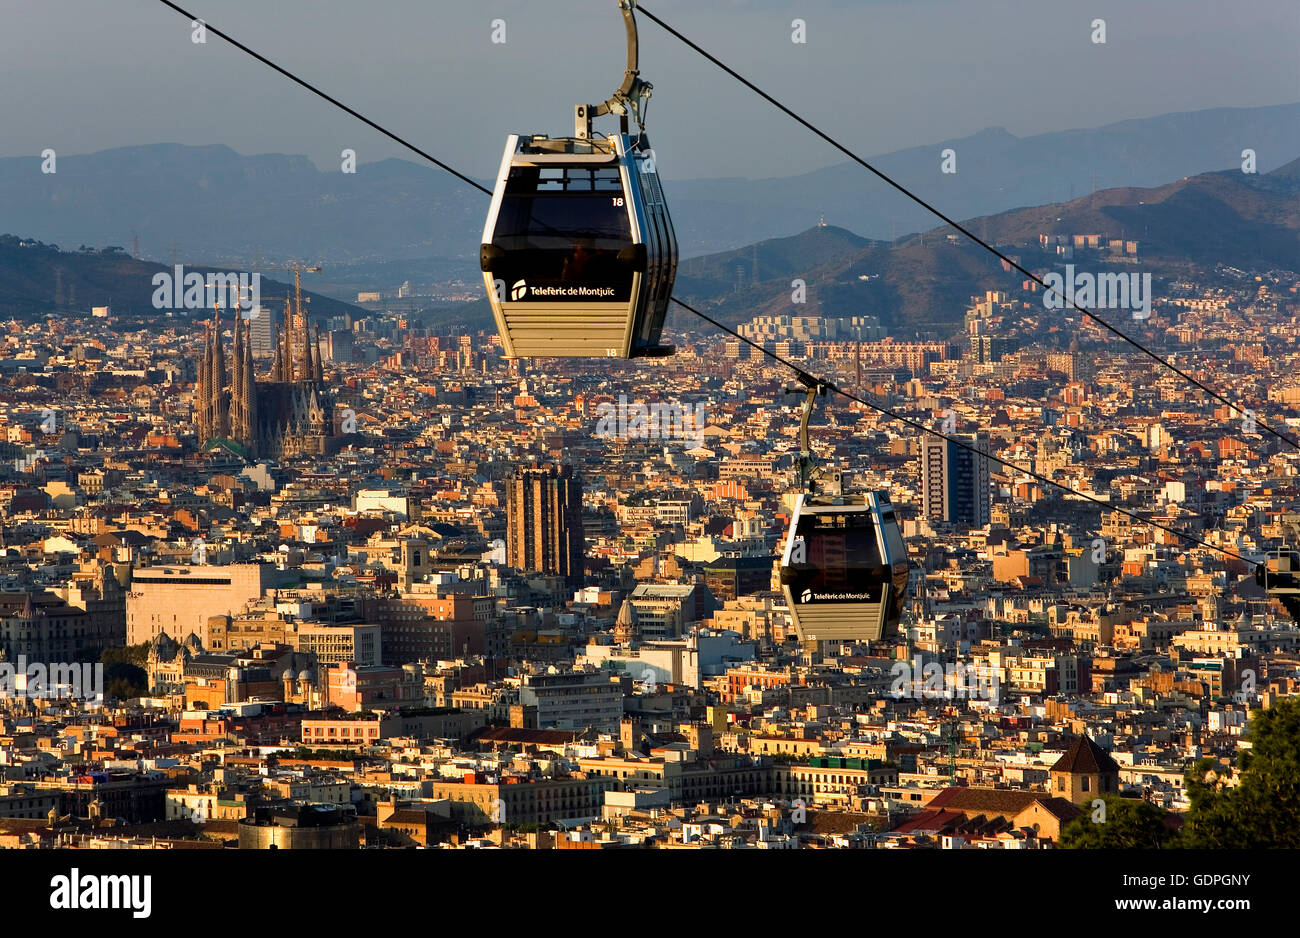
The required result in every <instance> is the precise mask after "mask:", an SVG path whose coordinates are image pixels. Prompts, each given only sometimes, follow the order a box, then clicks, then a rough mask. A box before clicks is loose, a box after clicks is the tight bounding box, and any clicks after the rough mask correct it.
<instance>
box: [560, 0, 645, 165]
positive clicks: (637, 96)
mask: <svg viewBox="0 0 1300 938" xmlns="http://www.w3.org/2000/svg"><path fill="white" fill-rule="evenodd" d="M618 8H619V10H621V11H622V13H623V27H624V28H625V29H626V30H627V69H626V70H625V71H624V72H623V84H621V85H619V86H618V90H617V91H615V92H614V93H613V94H612V95H610V96H609V97H608V98H607V99H606V100H605V101H604V102H602V103H600V104H579V105H576V106H575V107H574V109H573V135H574V136H575V137H577V138H578V139H579V140H590V139H591V121H592V119H593V118H596V117H603V116H604V115H606V114H617V115H618V116H619V129H620V130H621V131H622V132H623V133H627V132H628V121H627V118H628V115H629V114H631V115H632V117H633V118H634V119H635V120H636V123H637V126H638V127H641V126H642V124H643V121H644V118H645V102H646V101H648V100H649V99H650V91H651V89H652V88H653V87H654V85H652V84H650V83H649V82H648V81H642V80H641V75H640V72H639V70H638V55H637V37H636V0H618Z"/></svg>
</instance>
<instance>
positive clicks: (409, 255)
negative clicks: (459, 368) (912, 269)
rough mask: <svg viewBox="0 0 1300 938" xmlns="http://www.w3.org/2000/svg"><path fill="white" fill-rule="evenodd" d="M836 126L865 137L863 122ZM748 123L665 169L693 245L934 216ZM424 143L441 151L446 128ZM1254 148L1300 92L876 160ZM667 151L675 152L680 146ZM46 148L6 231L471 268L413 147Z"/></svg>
mask: <svg viewBox="0 0 1300 938" xmlns="http://www.w3.org/2000/svg"><path fill="white" fill-rule="evenodd" d="M839 132H840V133H841V135H842V136H843V137H845V138H846V139H851V138H852V136H853V132H852V128H851V127H845V128H839ZM736 139H737V149H736V171H737V175H736V176H735V177H733V178H726V179H694V180H673V179H671V178H670V179H668V180H667V182H666V185H665V189H666V193H667V195H668V198H669V202H670V204H671V206H672V210H673V217H674V221H675V223H676V227H677V231H678V236H679V240H680V242H681V247H682V255H683V256H684V257H691V256H696V255H702V254H710V253H715V252H718V251H725V250H729V249H732V248H737V247H740V246H742V245H745V244H749V243H751V242H753V241H755V240H762V239H765V238H773V237H779V236H783V235H788V234H789V233H790V232H791V231H799V230H803V229H806V228H808V227H811V226H813V225H815V224H816V223H817V221H818V219H819V218H820V217H822V216H823V215H824V216H825V218H826V221H827V222H828V224H830V225H835V226H839V227H842V228H847V229H849V230H852V231H855V232H858V233H860V234H861V235H863V236H865V237H869V238H874V239H881V240H884V239H892V238H894V237H895V236H898V237H901V236H904V235H906V234H909V233H912V232H916V231H924V230H927V229H929V228H931V227H933V218H932V216H930V215H928V214H927V213H926V212H924V211H923V210H922V209H920V208H919V207H917V206H915V205H914V204H912V203H910V202H907V201H906V199H905V198H904V197H903V196H902V195H900V194H899V193H897V192H895V191H893V190H892V189H890V188H889V187H887V186H886V185H885V184H884V183H882V182H880V181H879V180H878V179H875V178H874V177H872V176H870V175H869V174H868V173H866V172H865V171H864V170H862V169H861V168H860V167H858V166H856V165H854V164H851V163H847V162H846V163H841V164H837V165H833V166H830V167H828V168H826V169H821V170H818V171H816V172H812V173H806V174H803V175H799V176H793V177H788V178H781V179H745V178H742V177H743V173H744V171H745V148H747V147H752V146H800V147H823V148H826V149H827V155H828V158H830V157H833V156H834V155H835V151H833V150H831V149H829V147H827V146H826V144H824V143H822V142H820V141H818V140H816V139H815V138H813V137H811V136H810V135H808V134H807V133H806V132H804V131H803V130H801V129H800V128H798V127H797V126H792V127H791V130H790V135H789V137H783V138H781V139H779V140H772V141H750V140H746V139H745V138H744V136H743V135H737V138H736ZM429 146H430V147H431V148H432V149H433V150H434V151H436V150H437V141H436V140H434V141H431V142H430V144H429ZM1247 148H1250V149H1253V150H1254V151H1255V152H1256V154H1257V159H1258V164H1259V171H1260V172H1261V173H1264V172H1268V171H1269V170H1271V169H1274V168H1276V167H1278V166H1280V165H1282V164H1283V163H1285V162H1287V161H1288V160H1290V159H1293V158H1294V157H1295V155H1296V154H1297V153H1300V104H1287V105H1277V106H1271V107H1260V108H1218V109H1213V110H1204V111H1193V112H1188V113H1181V114H1168V115H1163V116H1160V117H1152V118H1146V119H1141V120H1128V121H1123V122H1120V123H1117V124H1111V125H1108V126H1105V127H1101V128H1097V129H1093V130H1071V131H1063V132H1058V133H1047V134H1040V135H1037V136H1032V137H1023V138H1022V137H1016V136H1013V135H1012V134H1010V133H1008V132H1007V131H1005V130H1003V129H1001V128H994V129H989V130H985V131H982V132H980V133H977V134H974V135H972V136H970V137H964V138H961V139H957V140H945V141H939V142H936V143H934V144H931V145H929V146H924V147H916V148H911V149H907V150H900V151H896V152H893V153H886V154H883V155H873V156H870V157H869V159H870V160H871V161H872V162H873V163H874V165H876V166H877V167H878V168H880V169H881V170H882V171H883V172H886V173H888V174H890V175H891V176H893V177H894V178H896V179H897V180H898V181H899V182H900V183H902V184H903V185H906V186H908V187H910V188H911V189H913V191H915V192H916V193H917V194H918V195H920V196H921V197H923V198H925V199H927V200H930V201H932V202H933V203H934V204H935V205H936V206H937V207H939V208H940V209H942V210H943V211H944V212H946V213H947V214H949V215H950V216H951V217H954V218H971V217H976V216H982V215H992V214H996V213H999V212H1004V211H1006V210H1008V209H1013V208H1019V207H1024V206H1033V205H1042V204H1048V203H1056V202H1062V201H1069V200H1070V199H1072V198H1075V197H1078V196H1083V195H1086V194H1088V193H1090V192H1092V191H1093V190H1094V188H1095V189H1097V190H1100V189H1114V188H1117V187H1134V186H1156V185H1161V184H1164V183H1167V182H1169V181H1170V180H1174V179H1179V178H1181V177H1183V176H1191V175H1196V174H1198V173H1204V172H1209V171H1213V170H1222V169H1228V168H1234V167H1239V165H1240V162H1241V151H1242V150H1243V149H1247ZM949 149H950V150H952V151H954V153H955V159H956V169H957V172H956V173H953V174H944V173H941V172H940V163H941V153H942V152H943V151H944V150H949ZM492 157H493V160H495V154H493V155H492ZM661 157H662V158H663V161H664V164H665V166H667V167H671V165H672V160H671V154H667V153H665V154H661ZM40 163H41V161H40V159H39V158H38V157H36V156H31V157H11V158H6V159H0V231H4V232H11V233H15V234H21V235H23V236H24V237H33V238H38V239H40V240H42V241H45V242H52V243H56V244H59V245H61V246H62V247H64V248H76V247H77V246H79V245H81V244H87V245H91V246H95V247H103V246H106V245H119V246H121V247H123V248H124V249H125V250H126V251H128V252H131V251H132V240H133V237H134V238H137V239H138V242H139V245H140V248H139V253H140V255H141V256H142V257H145V258H149V259H152V260H158V261H162V262H164V263H171V262H172V261H173V259H175V260H177V261H180V262H188V263H196V264H197V263H208V264H216V265H231V266H234V265H239V264H242V265H250V264H253V263H254V262H255V261H256V260H257V259H259V258H260V259H262V260H267V261H270V260H276V261H283V260H285V259H287V258H291V257H297V258H302V259H304V260H307V261H312V262H320V263H324V264H326V265H328V268H327V275H328V274H329V272H330V270H333V271H337V272H340V273H343V274H344V275H346V274H347V273H348V271H346V270H343V269H341V268H340V265H357V273H358V276H360V277H362V278H364V277H369V276H371V274H370V273H367V272H366V271H367V270H369V269H371V268H374V267H375V266H376V265H377V262H393V261H398V262H402V261H413V262H416V263H412V264H410V265H409V266H403V265H402V264H397V265H391V264H390V265H389V266H388V268H387V269H386V270H385V274H387V275H392V274H393V273H394V272H404V273H405V276H404V277H403V278H402V279H407V278H408V277H409V278H410V279H421V280H424V279H443V278H446V277H449V276H473V275H474V274H475V273H476V270H477V264H476V262H475V257H476V254H477V246H478V241H479V238H480V234H481V229H482V223H483V216H484V213H485V210H486V199H485V197H484V196H483V194H482V193H479V192H476V191H474V190H473V189H471V188H470V187H468V186H466V185H465V184H464V183H462V182H460V181H458V180H456V179H454V178H453V177H451V176H449V175H448V174H446V173H444V172H442V171H441V170H438V169H436V168H434V167H429V166H425V165H423V164H419V163H415V162H408V161H405V160H398V159H390V160H384V161H382V162H378V163H367V164H362V165H361V166H359V167H358V169H357V172H356V173H355V174H354V175H345V174H343V173H341V172H338V171H334V170H332V169H329V168H327V169H328V171H321V170H320V169H318V168H317V167H316V166H315V165H314V164H313V163H312V162H311V161H310V160H308V159H307V158H306V157H303V156H287V155H280V154H264V155H258V156H243V155H240V154H238V153H235V152H234V151H232V150H231V149H229V148H228V147H225V146H221V145H214V146H203V147H191V146H181V145H178V144H156V145H150V146H141V147H128V148H123V149H115V150H105V151H102V152H99V153H92V154H88V155H80V156H79V155H72V154H67V155H60V156H59V157H58V172H57V173H55V174H52V175H43V174H42V173H41V172H40ZM394 266H396V267H397V268H401V269H400V270H398V271H395V270H394ZM354 279H355V278H354ZM399 282H400V281H399ZM373 285H375V286H379V285H380V284H378V283H375V284H373ZM385 285H390V284H385Z"/></svg>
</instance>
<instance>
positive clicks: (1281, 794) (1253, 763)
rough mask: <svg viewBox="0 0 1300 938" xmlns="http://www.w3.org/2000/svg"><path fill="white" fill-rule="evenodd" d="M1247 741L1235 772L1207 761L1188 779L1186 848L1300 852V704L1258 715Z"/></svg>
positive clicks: (1282, 704) (1292, 700) (1283, 704)
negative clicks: (1188, 802) (1298, 849)
mask: <svg viewBox="0 0 1300 938" xmlns="http://www.w3.org/2000/svg"><path fill="white" fill-rule="evenodd" d="M1245 738H1246V739H1248V740H1249V742H1250V748H1249V749H1246V750H1243V751H1242V753H1241V760H1240V764H1239V766H1238V769H1237V771H1236V772H1233V771H1232V770H1231V769H1228V770H1227V771H1219V770H1218V769H1217V768H1216V767H1215V765H1214V763H1213V762H1212V761H1211V760H1209V759H1204V760H1201V761H1200V762H1198V763H1197V764H1196V765H1195V766H1194V767H1193V768H1192V770H1191V771H1190V772H1189V773H1188V775H1187V790H1188V797H1189V799H1190V800H1191V808H1190V810H1189V811H1188V812H1187V826H1186V829H1185V841H1186V845H1187V846H1188V847H1195V848H1200V849H1210V850H1223V849H1238V850H1248V849H1259V848H1265V849H1292V850H1294V849H1296V848H1298V847H1300V698H1298V697H1288V698H1286V699H1284V700H1279V701H1278V702H1277V704H1276V705H1274V706H1272V707H1270V708H1268V709H1267V710H1257V711H1255V713H1254V715H1253V716H1252V717H1251V721H1250V725H1249V726H1248V727H1247V728H1246V734H1245Z"/></svg>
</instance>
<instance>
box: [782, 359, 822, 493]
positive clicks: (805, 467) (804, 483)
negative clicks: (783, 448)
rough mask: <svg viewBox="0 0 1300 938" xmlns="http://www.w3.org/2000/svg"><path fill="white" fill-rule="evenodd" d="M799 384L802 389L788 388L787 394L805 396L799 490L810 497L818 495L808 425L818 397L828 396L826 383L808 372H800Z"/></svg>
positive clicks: (800, 416)
mask: <svg viewBox="0 0 1300 938" xmlns="http://www.w3.org/2000/svg"><path fill="white" fill-rule="evenodd" d="M798 378H799V383H800V384H801V385H802V387H797V388H786V389H785V393H786V394H802V395H803V396H804V399H803V404H802V405H801V406H800V408H799V488H800V489H802V490H803V491H804V492H806V493H808V494H809V495H813V494H816V491H815V489H816V486H815V485H814V483H813V468H814V466H813V454H812V443H811V442H809V439H808V423H809V422H810V421H811V420H812V413H813V407H814V406H815V405H816V403H817V398H818V397H825V396H826V388H827V385H826V382H825V381H820V380H818V379H817V378H814V377H813V376H812V375H810V374H808V373H807V372H806V371H800V372H799V375H798Z"/></svg>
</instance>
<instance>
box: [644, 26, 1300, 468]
mask: <svg viewBox="0 0 1300 938" xmlns="http://www.w3.org/2000/svg"><path fill="white" fill-rule="evenodd" d="M637 9H638V10H639V11H640V12H641V13H642V14H644V15H645V16H646V17H647V18H649V19H650V20H651V21H652V22H653V23H655V24H656V25H658V26H659V27H660V28H662V29H663V30H665V31H666V32H667V33H668V34H669V35H671V36H673V37H675V38H677V39H679V40H681V41H682V42H683V43H685V44H686V45H687V46H689V47H690V48H691V49H693V50H695V51H696V52H698V53H699V54H700V55H702V56H704V58H706V59H708V60H709V61H710V62H712V63H713V64H714V65H716V66H717V67H718V68H720V69H722V70H723V71H724V72H726V73H727V74H728V75H730V76H731V77H732V78H734V79H736V80H737V81H738V82H740V83H741V84H742V85H744V86H745V87H746V88H748V89H749V90H750V91H753V92H754V93H755V94H757V95H758V96H759V97H761V98H762V99H763V100H765V101H767V102H768V103H769V104H771V105H772V106H773V107H775V108H777V109H778V110H780V111H782V112H783V113H784V114H786V115H787V116H788V117H790V118H792V119H793V120H795V121H797V122H798V123H799V124H802V125H803V126H804V127H806V128H807V129H808V130H810V131H812V132H813V133H814V134H816V135H817V136H818V137H820V138H821V139H823V140H825V141H826V142H827V143H829V144H830V145H831V146H833V147H835V149H837V150H839V151H840V152H841V153H843V154H844V155H845V156H847V157H848V158H849V159H851V160H853V162H855V163H857V164H858V165H859V166H861V167H862V168H863V169H866V170H867V171H868V172H871V173H873V174H874V175H875V176H877V177H878V178H880V179H881V180H883V181H884V182H886V183H888V184H889V185H890V186H892V187H893V188H895V189H897V190H898V191H899V192H901V193H902V194H903V195H905V196H907V197H908V198H909V199H911V200H912V201H913V202H915V203H916V204H917V205H919V206H921V207H922V208H923V209H925V210H926V211H927V212H929V213H930V214H932V215H934V216H935V217H936V218H938V219H940V220H942V221H943V222H944V223H945V224H948V225H951V226H952V227H953V228H955V229H956V230H957V231H959V232H960V233H961V234H963V235H965V236H966V237H967V238H969V239H970V240H972V241H974V242H975V243H976V244H978V245H979V246H980V247H982V248H984V249H985V250H986V251H988V252H989V253H991V254H993V255H994V256H995V257H997V258H998V259H999V260H1001V261H1002V263H1004V264H1006V265H1008V266H1009V267H1011V268H1014V269H1015V270H1018V271H1019V272H1020V273H1022V274H1024V275H1025V276H1026V277H1028V278H1029V279H1030V280H1032V281H1034V283H1036V284H1038V285H1039V286H1040V287H1042V288H1043V289H1044V290H1048V291H1050V292H1052V293H1055V294H1056V295H1057V296H1060V297H1061V299H1062V300H1063V301H1064V302H1066V303H1069V304H1070V306H1072V307H1074V309H1076V310H1078V311H1079V312H1080V313H1082V314H1083V315H1084V316H1087V317H1088V318H1089V319H1091V320H1092V321H1093V322H1095V323H1097V324H1098V325H1100V326H1101V327H1102V328H1104V329H1105V330H1106V331H1107V332H1110V333H1111V334H1112V335H1115V336H1118V337H1119V338H1121V339H1123V340H1124V341H1125V342H1127V343H1128V344H1129V345H1132V346H1133V347H1134V348H1136V349H1138V350H1139V351H1141V352H1142V353H1143V354H1144V355H1146V356H1147V357H1148V358H1151V359H1152V360H1154V361H1156V362H1158V363H1160V364H1161V365H1163V366H1164V367H1165V368H1168V369H1169V370H1170V371H1172V372H1173V373H1174V374H1176V375H1178V376H1179V377H1181V378H1182V379H1183V380H1185V381H1187V382H1189V383H1190V384H1193V385H1195V386H1196V387H1197V388H1199V389H1200V390H1201V391H1203V392H1204V393H1206V394H1208V395H1209V396H1210V397H1212V398H1214V399H1215V400H1216V401H1218V402H1219V403H1221V404H1225V405H1227V406H1228V407H1230V408H1232V409H1233V410H1235V411H1236V412H1237V413H1239V414H1241V415H1242V416H1243V417H1247V418H1250V417H1251V416H1252V414H1251V413H1248V412H1247V410H1246V409H1245V408H1243V407H1241V406H1239V405H1237V404H1234V403H1233V402H1232V401H1230V400H1228V398H1226V397H1224V396H1223V395H1222V394H1220V393H1219V392H1218V391H1216V390H1214V389H1213V388H1211V387H1210V386H1209V385H1207V384H1205V383H1203V382H1201V381H1199V380H1197V379H1196V378H1194V377H1192V376H1191V375H1190V374H1188V373H1187V372H1185V371H1183V370H1182V369H1181V368H1179V367H1178V366H1177V365H1175V364H1174V363H1173V362H1171V361H1169V360H1168V359H1166V358H1163V357H1161V356H1160V355H1159V354H1157V353H1156V352H1153V351H1152V350H1151V349H1149V348H1147V347H1146V346H1145V345H1143V344H1142V343H1141V342H1139V341H1137V340H1136V339H1134V338H1132V337H1130V336H1128V335H1126V334H1125V333H1123V332H1121V331H1120V330H1119V329H1116V328H1115V327H1114V326H1112V325H1111V324H1110V323H1108V322H1106V320H1104V319H1102V318H1100V317H1099V316H1097V315H1095V314H1094V313H1091V312H1089V311H1088V310H1086V309H1084V308H1083V307H1082V306H1080V305H1079V304H1078V303H1076V302H1075V301H1074V300H1073V299H1072V298H1069V297H1066V296H1065V295H1064V294H1062V293H1061V291H1059V290H1057V289H1056V288H1055V287H1049V286H1048V285H1047V284H1046V283H1045V282H1044V281H1043V280H1042V278H1041V277H1039V276H1038V275H1037V274H1034V273H1031V272H1030V271H1029V270H1028V269H1026V268H1025V267H1023V266H1022V265H1021V264H1020V263H1019V262H1017V261H1015V260H1013V259H1012V258H1011V257H1008V256H1007V255H1006V254H1003V253H1002V252H1001V251H999V250H998V249H997V248H995V247H994V246H993V245H991V244H989V243H988V242H987V241H985V240H984V239H982V238H980V237H977V236H976V235H975V233H974V232H972V231H970V230H969V229H968V228H966V227H964V226H963V225H961V224H960V223H959V222H957V221H955V220H954V219H952V218H949V217H948V216H947V215H945V214H944V213H943V212H941V211H939V209H937V208H935V207H934V206H933V205H931V204H930V203H929V202H927V201H926V200H925V199H923V198H921V197H920V196H919V195H916V194H915V193H914V192H912V191H911V190H910V189H908V188H907V187H906V186H904V185H903V184H902V183H900V182H897V181H895V180H894V179H892V178H891V177H890V176H888V175H887V174H885V173H883V172H881V171H880V170H879V169H877V168H876V167H874V166H872V165H871V164H870V163H868V162H867V161H866V160H864V159H863V158H862V157H860V156H858V154H856V153H854V152H853V151H852V150H850V149H849V148H848V147H846V146H845V145H844V144H842V143H840V142H839V141H838V140H836V139H835V138H834V137H832V136H831V135H830V134H828V133H826V132H825V131H824V130H822V129H821V128H819V127H817V126H816V125H815V124H813V123H812V122H811V121H809V120H807V119H805V118H804V117H802V116H801V115H799V114H798V113H796V112H795V111H793V110H791V109H790V108H788V107H786V106H785V105H784V104H782V103H781V102H780V101H778V100H777V99H776V98H774V97H773V96H772V95H770V94H768V93H767V92H766V91H764V90H763V89H762V88H760V87H758V86H757V85H756V84H754V83H753V82H752V81H750V80H749V79H748V78H746V77H745V76H743V75H741V74H740V73H739V72H737V71H736V70H735V69H733V68H732V67H731V66H729V65H727V64H726V63H725V62H723V61H721V60H720V59H718V58H717V57H716V56H714V55H712V54H710V53H709V52H708V51H706V50H705V49H703V48H701V47H700V46H699V45H697V44H696V43H694V42H692V41H691V40H690V39H688V38H686V37H685V36H683V35H682V34H681V33H679V32H678V31H677V30H675V29H673V28H672V27H671V26H669V25H668V24H667V23H665V22H664V21H663V20H661V19H660V18H659V17H657V16H655V15H654V14H653V13H651V12H650V11H649V10H647V9H646V8H645V7H643V6H640V5H638V6H637ZM1254 420H1255V426H1256V427H1258V428H1259V429H1262V430H1265V431H1267V432H1268V433H1271V434H1272V435H1273V436H1275V437H1277V438H1278V439H1279V440H1285V441H1286V442H1287V443H1290V444H1291V445H1292V446H1293V447H1295V448H1296V449H1300V441H1298V440H1295V439H1293V438H1292V437H1289V436H1287V435H1286V434H1284V433H1281V432H1279V431H1277V430H1274V429H1273V428H1272V427H1270V426H1269V425H1268V424H1266V423H1264V421H1262V420H1260V419H1259V418H1258V417H1255V418H1254Z"/></svg>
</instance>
